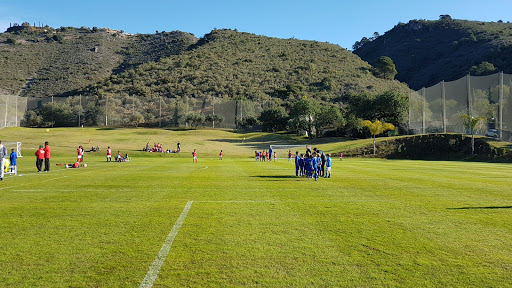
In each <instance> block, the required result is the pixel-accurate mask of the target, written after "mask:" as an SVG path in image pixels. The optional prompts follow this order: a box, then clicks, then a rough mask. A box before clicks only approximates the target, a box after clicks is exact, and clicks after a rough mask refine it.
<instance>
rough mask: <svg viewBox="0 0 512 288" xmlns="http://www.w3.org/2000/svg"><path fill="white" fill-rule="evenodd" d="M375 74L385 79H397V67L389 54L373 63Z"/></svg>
mask: <svg viewBox="0 0 512 288" xmlns="http://www.w3.org/2000/svg"><path fill="white" fill-rule="evenodd" d="M373 67H374V69H373V74H374V75H375V76H376V77H379V78H383V79H395V75H396V73H398V72H397V71H396V67H395V63H393V60H391V58H389V57H387V56H381V57H379V59H377V60H375V62H374V63H373Z"/></svg>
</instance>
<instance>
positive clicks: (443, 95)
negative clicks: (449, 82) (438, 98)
mask: <svg viewBox="0 0 512 288" xmlns="http://www.w3.org/2000/svg"><path fill="white" fill-rule="evenodd" d="M441 95H442V98H443V133H446V90H445V89H444V80H443V81H441Z"/></svg>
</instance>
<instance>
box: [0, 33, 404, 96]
mask: <svg viewBox="0 0 512 288" xmlns="http://www.w3.org/2000/svg"><path fill="white" fill-rule="evenodd" d="M197 40H198V39H196V38H195V37H194V36H193V35H191V34H189V33H185V32H179V31H174V32H161V33H157V34H139V35H129V34H125V33H123V32H122V31H114V30H109V29H97V28H94V29H89V28H85V27H83V28H72V27H62V28H59V29H52V28H50V27H47V28H46V29H45V30H43V31H41V30H40V29H36V30H30V29H26V30H22V31H15V32H11V33H2V34H0V59H2V60H3V65H1V66H0V75H1V76H0V77H1V78H0V80H1V81H0V83H1V84H0V89H2V90H4V92H7V93H10V94H15V93H17V92H19V91H20V90H21V89H22V88H23V87H24V88H23V91H22V92H21V95H22V96H27V97H48V96H62V95H64V96H66V95H73V94H76V93H77V91H79V90H84V88H85V87H88V88H87V89H86V90H89V91H90V90H91V87H93V88H98V89H103V88H107V87H108V89H106V90H108V91H112V92H119V93H123V92H126V93H128V94H130V95H138V96H147V93H146V92H147V91H146V90H147V89H142V90H144V91H146V92H144V91H140V89H132V88H130V87H131V86H133V85H132V84H133V83H132V81H136V82H137V83H138V84H140V85H135V86H141V87H142V86H147V87H151V89H150V90H151V91H150V92H151V93H154V94H159V95H162V96H166V97H176V96H203V95H219V96H220V95H225V96H228V97H236V96H244V97H248V98H256V99H258V98H262V97H263V98H265V97H267V96H277V97H281V98H288V96H289V95H290V94H294V95H297V94H301V92H313V91H327V92H332V94H335V95H339V94H346V93H360V92H367V91H371V92H381V91H385V90H389V89H400V90H406V89H407V88H406V87H405V86H403V85H401V84H400V83H398V82H396V81H388V80H382V79H378V78H375V77H374V76H373V75H371V73H370V72H369V71H370V68H371V66H370V65H369V64H368V63H366V62H364V61H362V60H361V59H359V58H358V57H357V56H355V55H353V54H352V53H350V52H348V51H347V50H345V49H343V48H341V47H339V46H337V45H332V44H327V43H320V42H314V41H299V40H296V39H276V38H269V37H264V36H257V35H253V34H249V33H239V32H236V31H231V30H215V31H212V32H211V33H209V34H207V35H205V36H204V38H202V39H200V41H197ZM186 50H187V51H186ZM139 66H140V67H139ZM137 67H139V68H138V69H137V70H133V69H136V68H137ZM110 83H112V84H113V87H110ZM128 86H130V87H128ZM80 92H84V91H80ZM80 92H78V93H80ZM84 93H86V92H84Z"/></svg>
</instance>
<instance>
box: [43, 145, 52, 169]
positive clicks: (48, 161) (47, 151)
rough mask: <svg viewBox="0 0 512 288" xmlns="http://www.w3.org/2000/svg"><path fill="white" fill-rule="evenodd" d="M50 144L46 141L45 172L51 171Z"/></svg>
mask: <svg viewBox="0 0 512 288" xmlns="http://www.w3.org/2000/svg"><path fill="white" fill-rule="evenodd" d="M50 156H51V154H50V144H48V141H46V142H44V172H50Z"/></svg>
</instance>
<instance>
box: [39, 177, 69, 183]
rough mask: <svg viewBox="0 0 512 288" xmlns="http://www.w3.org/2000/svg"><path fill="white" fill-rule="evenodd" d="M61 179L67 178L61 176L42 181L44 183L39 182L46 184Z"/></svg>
mask: <svg viewBox="0 0 512 288" xmlns="http://www.w3.org/2000/svg"><path fill="white" fill-rule="evenodd" d="M62 178H68V176H62V177H57V178H52V179H48V180H44V181H41V182H48V181H52V180H57V179H62Z"/></svg>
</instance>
